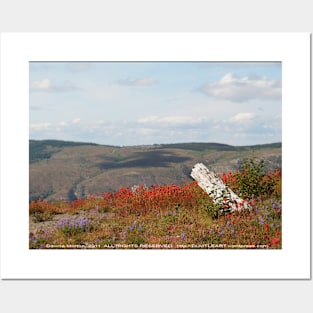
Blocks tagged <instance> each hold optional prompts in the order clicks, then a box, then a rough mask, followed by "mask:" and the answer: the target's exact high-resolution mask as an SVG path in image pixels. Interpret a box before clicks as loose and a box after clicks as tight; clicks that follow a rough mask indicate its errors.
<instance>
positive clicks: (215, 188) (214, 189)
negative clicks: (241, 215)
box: [191, 163, 251, 212]
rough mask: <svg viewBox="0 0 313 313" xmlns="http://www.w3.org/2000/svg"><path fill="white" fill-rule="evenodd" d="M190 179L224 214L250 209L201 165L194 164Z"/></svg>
mask: <svg viewBox="0 0 313 313" xmlns="http://www.w3.org/2000/svg"><path fill="white" fill-rule="evenodd" d="M191 177H192V178H193V179H194V180H196V181H197V183H198V185H199V186H200V187H201V188H202V189H203V190H204V191H205V192H206V193H207V194H208V195H209V196H210V197H211V198H212V200H213V202H214V203H215V204H217V205H218V206H219V207H220V208H221V210H222V211H224V212H233V211H235V210H242V209H250V208H251V207H250V205H249V204H248V203H247V202H246V201H244V200H243V199H241V198H240V197H239V196H237V195H236V194H235V193H234V192H233V191H232V190H231V189H230V188H229V187H227V186H226V185H225V184H224V183H223V181H222V180H221V179H220V178H219V177H218V176H217V175H216V174H215V173H214V172H211V171H209V170H208V168H207V167H206V166H205V165H203V164H202V163H198V164H196V165H195V166H194V167H193V169H192V171H191Z"/></svg>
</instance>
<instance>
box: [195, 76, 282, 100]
mask: <svg viewBox="0 0 313 313" xmlns="http://www.w3.org/2000/svg"><path fill="white" fill-rule="evenodd" d="M196 90H197V91H200V92H203V93H204V94H206V95H207V96H210V97H215V98H218V99H226V100H230V101H235V102H244V101H248V100H251V99H260V100H277V99H280V98H281V81H280V80H275V79H267V78H265V77H263V78H249V77H241V78H239V77H236V76H234V75H233V74H231V73H227V74H226V75H224V76H223V77H222V78H221V79H220V80H219V81H218V82H210V83H207V84H205V85H203V86H200V87H198V88H197V89H196Z"/></svg>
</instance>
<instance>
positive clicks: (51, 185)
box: [29, 140, 282, 200]
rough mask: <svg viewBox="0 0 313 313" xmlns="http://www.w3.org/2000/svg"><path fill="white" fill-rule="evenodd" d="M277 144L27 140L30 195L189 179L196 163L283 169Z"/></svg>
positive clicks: (69, 195) (75, 194)
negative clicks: (253, 163)
mask: <svg viewBox="0 0 313 313" xmlns="http://www.w3.org/2000/svg"><path fill="white" fill-rule="evenodd" d="M281 148H282V145H281V143H273V144H265V145H255V146H231V145H225V144H219V143H173V144H161V145H146V146H145V145H143V146H129V147H119V146H108V145H98V144H94V143H83V142H68V141H59V140H40V141H37V140H30V141H29V198H30V200H33V199H38V198H45V199H47V200H53V199H54V200H56V199H59V198H60V197H63V198H65V199H69V200H73V199H76V198H81V197H84V196H86V195H87V194H89V193H101V192H108V191H116V190H118V189H119V188H121V187H125V186H129V187H131V186H133V185H139V184H146V185H147V186H150V185H153V184H161V185H162V184H178V185H181V184H184V183H187V182H190V181H191V177H190V172H191V169H192V167H193V165H194V164H195V163H198V162H202V163H204V164H205V165H206V166H207V167H208V168H209V169H211V170H213V171H215V172H217V173H222V172H228V171H234V170H237V169H239V167H240V165H241V163H242V161H243V160H244V159H247V158H257V159H263V160H265V164H266V169H267V170H273V169H276V168H281Z"/></svg>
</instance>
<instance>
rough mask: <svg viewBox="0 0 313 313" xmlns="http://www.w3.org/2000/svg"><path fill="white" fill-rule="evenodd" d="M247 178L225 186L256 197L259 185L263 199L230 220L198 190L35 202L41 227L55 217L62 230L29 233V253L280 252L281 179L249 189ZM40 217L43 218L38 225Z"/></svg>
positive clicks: (268, 178) (172, 188) (124, 191)
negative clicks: (136, 250)
mask: <svg viewBox="0 0 313 313" xmlns="http://www.w3.org/2000/svg"><path fill="white" fill-rule="evenodd" d="M252 165H253V164H252ZM259 169H260V168H259ZM257 174H258V175H263V176H262V177H261V178H262V179H261V180H260V179H255V177H251V176H252V175H257ZM240 175H241V176H240ZM243 175H246V176H245V177H247V175H248V174H247V172H246V171H245V172H237V173H235V174H227V175H224V176H222V178H223V180H224V181H225V182H226V183H228V184H229V186H230V187H231V188H233V190H234V191H235V192H239V191H241V192H242V191H243V190H244V191H247V190H251V182H256V183H257V184H258V185H257V186H254V190H255V191H260V192H261V191H264V194H258V196H255V195H250V197H249V198H248V197H246V200H247V201H249V203H250V205H251V208H252V209H251V210H241V211H235V212H233V213H231V214H224V213H223V211H221V210H220V208H218V207H217V206H216V205H214V204H213V202H212V200H211V199H210V197H209V196H208V195H207V194H206V193H205V192H204V191H202V189H200V187H199V186H198V185H197V184H196V183H195V182H192V183H188V184H185V185H183V186H176V185H164V186H159V185H155V186H152V187H151V188H147V187H146V186H145V185H140V186H137V187H134V188H121V189H120V190H118V191H117V192H114V193H102V194H100V195H91V196H88V197H86V198H84V199H79V200H75V201H72V202H68V201H64V200H63V201H57V202H56V201H55V202H47V201H32V202H31V203H30V211H29V212H30V217H31V218H33V220H35V222H37V223H38V225H40V223H41V222H42V220H53V217H54V216H56V215H59V222H58V224H57V225H55V227H51V228H49V229H47V230H43V231H41V232H32V233H30V239H29V247H30V248H31V249H41V248H51V247H52V248H53V247H57V248H73V247H75V248H77V247H79V248H86V247H87V248H88V247H93V248H99V249H107V248H112V249H120V248H139V249H140V248H142V249H149V248H151V249H153V248H172V249H181V248H185V249H186V248H187V249H188V248H190V249H194V248H198V249H201V248H205V249H207V248H218V249H220V248H224V249H225V248H226V249H232V248H233V249H237V248H271V249H281V248H282V231H281V229H282V225H281V214H282V204H281V172H275V173H267V174H261V172H260V171H259V172H258V173H256V172H255V171H254V172H251V174H250V175H251V176H248V178H250V179H247V184H249V185H248V186H245V181H243V180H242V179H241V178H242V176H243ZM269 182H270V183H269ZM264 186H265V187H266V188H265V187H264ZM248 187H249V188H248ZM236 188H238V190H236ZM265 191H266V192H265ZM62 214H63V215H64V219H62V218H61V219H60V216H61V217H62V216H63V215H62ZM38 215H40V216H43V218H42V219H40V218H37V221H36V216H38ZM45 217H47V218H46V219H45Z"/></svg>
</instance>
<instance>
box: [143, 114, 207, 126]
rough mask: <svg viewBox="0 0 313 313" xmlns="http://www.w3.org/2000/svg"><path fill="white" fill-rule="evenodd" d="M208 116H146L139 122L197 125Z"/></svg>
mask: <svg viewBox="0 0 313 313" xmlns="http://www.w3.org/2000/svg"><path fill="white" fill-rule="evenodd" d="M205 120H206V118H202V117H192V116H157V115H152V116H146V117H143V118H140V119H138V120H137V122H138V123H142V124H151V125H156V124H158V125H162V126H164V125H171V126H175V125H196V124H200V123H202V122H204V121H205Z"/></svg>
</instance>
